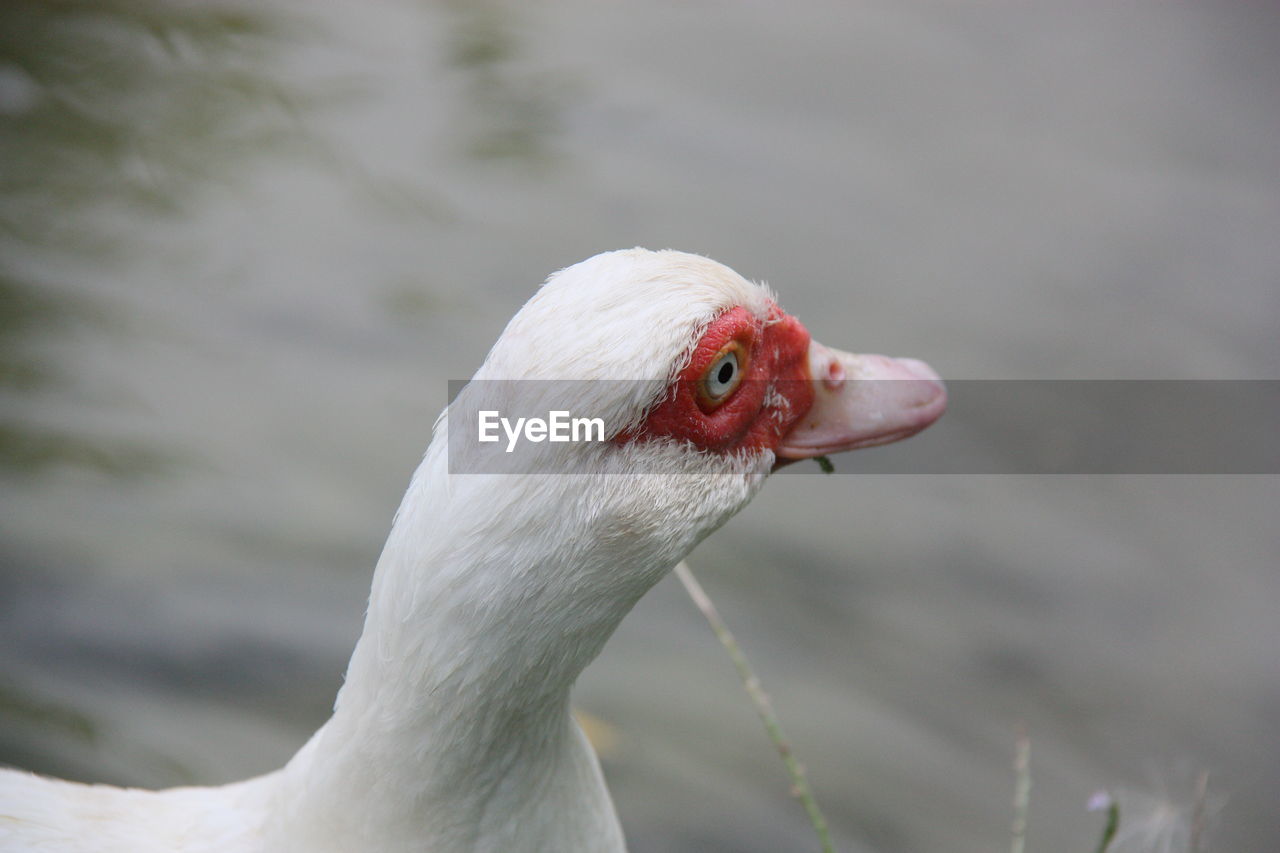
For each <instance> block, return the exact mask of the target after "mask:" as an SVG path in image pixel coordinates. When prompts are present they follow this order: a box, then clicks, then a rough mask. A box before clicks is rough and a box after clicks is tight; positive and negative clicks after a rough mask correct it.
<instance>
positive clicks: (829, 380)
mask: <svg viewBox="0 0 1280 853" xmlns="http://www.w3.org/2000/svg"><path fill="white" fill-rule="evenodd" d="M844 376H845V374H844V365H843V364H841V363H840V359H838V358H833V359H831V360H830V361H828V362H827V375H826V376H824V377H823V378H822V385H823V387H825V388H826V389H827V390H828V391H839V390H840V386H841V385H843V384H844Z"/></svg>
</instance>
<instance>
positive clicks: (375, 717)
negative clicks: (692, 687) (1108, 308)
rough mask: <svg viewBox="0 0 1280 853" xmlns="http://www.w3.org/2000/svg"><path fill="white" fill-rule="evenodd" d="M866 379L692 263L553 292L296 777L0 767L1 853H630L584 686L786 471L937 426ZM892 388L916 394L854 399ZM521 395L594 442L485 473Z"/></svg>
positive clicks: (296, 763) (385, 557)
mask: <svg viewBox="0 0 1280 853" xmlns="http://www.w3.org/2000/svg"><path fill="white" fill-rule="evenodd" d="M879 358H881V357H856V356H849V355H848V354H844V353H839V352H838V351H833V350H826V349H825V348H822V347H820V345H817V344H815V343H812V342H810V340H809V337H808V333H807V332H806V331H805V330H804V328H803V326H801V325H800V324H799V322H798V321H796V320H795V319H794V318H791V317H789V316H788V315H786V314H784V313H783V312H782V311H781V309H779V308H778V307H777V305H776V303H775V302H774V300H773V297H772V294H771V293H770V292H769V291H767V290H766V289H765V288H763V287H760V286H758V285H754V284H751V283H749V282H747V281H746V280H744V279H742V278H741V277H740V276H738V275H737V274H736V273H734V272H733V271H732V270H729V269H728V268H727V267H724V266H722V265H720V264H717V263H715V262H713V261H710V260H707V259H705V258H701V257H697V256H693V255H686V254H683V253H678V252H648V251H645V250H639V249H637V250H630V251H623V252H613V253H606V254H604V255H598V256H596V257H595V258H591V259H589V260H587V261H584V262H582V263H581V264H578V265H576V266H574V267H570V268H568V269H566V270H564V271H562V272H560V273H558V274H556V275H554V276H552V277H551V278H550V279H549V280H548V282H547V283H546V284H545V285H544V286H543V287H542V289H541V290H539V291H538V293H537V294H536V295H535V296H534V297H533V298H532V299H530V300H529V302H528V303H526V305H525V306H524V308H522V309H521V311H520V312H519V313H518V314H517V315H516V316H515V317H514V318H513V319H512V321H511V323H510V324H509V325H508V326H507V329H506V331H505V332H504V333H503V335H502V337H501V338H500V339H499V341H498V343H497V344H496V345H495V346H494V348H493V350H492V351H491V352H490V354H489V356H488V358H487V359H486V361H485V364H484V365H483V366H482V367H481V369H480V370H479V371H478V372H477V374H476V376H475V378H474V379H473V381H472V382H471V383H470V384H469V385H468V386H467V387H466V388H464V389H463V391H462V392H461V393H460V394H459V395H458V397H457V398H456V399H455V400H454V402H453V403H452V404H451V405H450V407H449V409H448V410H446V412H445V413H444V414H442V415H441V418H440V419H439V420H438V421H437V423H436V427H435V430H434V436H433V440H432V442H431V445H430V446H429V448H428V449H427V451H426V454H425V456H424V457H423V460H422V462H421V464H420V465H419V467H418V469H417V471H416V472H415V474H414V476H413V478H412V480H411V482H410V485H409V488H408V491H407V492H406V494H405V497H404V499H403V502H402V503H401V506H400V509H399V511H398V512H397V514H396V518H395V521H394V522H393V524H392V528H391V532H390V534H389V536H388V539H387V543H386V546H385V547H384V549H383V552H382V555H381V557H380V559H379V561H378V564H377V567H376V569H375V572H374V578H373V584H372V590H371V593H370V599H369V607H368V611H367V614H366V620H365V626H364V631H363V633H362V635H361V637H360V640H359V641H358V643H357V645H356V648H355V651H354V653H353V655H352V658H351V662H350V664H349V666H348V669H347V674H346V679H345V681H344V684H343V687H342V689H341V690H340V692H339V694H338V698H337V701H336V703H335V708H334V713H333V716H332V717H331V719H330V720H329V721H328V722H326V723H325V724H324V726H322V727H321V728H320V730H319V731H317V732H316V733H315V735H313V736H312V738H311V739H310V740H309V741H308V742H307V743H306V745H304V746H303V747H302V749H301V750H300V751H299V752H298V753H297V754H296V755H295V756H294V757H293V759H291V760H290V761H289V763H288V764H287V765H286V766H285V767H283V768H281V769H280V770H278V771H276V772H274V773H271V774H268V775H265V776H262V777H258V778H256V779H251V780H248V781H245V782H240V783H236V784H232V785H227V786H222V787H216V788H177V789H171V790H167V791H158V792H151V791H139V790H126V789H117V788H110V787H107V786H90V785H81V784H77V783H71V782H62V781H57V780H50V779H43V778H39V777H36V776H33V775H31V774H26V773H22V772H20V771H0V851H5V853H7V851H10V850H14V851H17V850H39V851H48V853H71V851H77V853H81V851H102V853H115V851H129V853H150V851H157V853H159V851H190V852H191V853H202V852H203V851H214V850H217V851H223V853H257V851H262V853H266V851H299V853H328V851H333V853H347V851H366V850H378V851H386V853H399V851H430V853H462V851H469V852H470V853H488V851H493V853H498V851H502V853H522V851H528V853H545V851H558V853H587V851H591V853H609V851H621V850H625V842H624V839H623V835H622V831H621V828H620V827H619V824H618V820H617V817H616V815H615V812H614V809H613V805H612V802H611V800H610V798H609V794H608V790H607V788H606V787H605V783H604V779H603V776H602V773H601V770H600V766H599V763H598V761H597V758H596V756H595V753H594V752H593V750H592V748H591V746H590V744H589V743H588V742H587V740H586V738H585V736H584V735H583V733H582V731H581V730H580V728H579V727H578V725H577V723H576V722H575V720H574V718H573V716H572V714H571V713H570V707H569V695H570V690H571V688H572V686H573V683H574V681H575V680H576V679H577V677H578V675H579V674H580V673H581V672H582V670H583V669H584V668H585V667H586V666H587V665H588V664H589V663H590V662H591V661H592V660H593V659H594V658H595V657H596V656H597V655H598V654H599V652H600V650H601V648H602V647H603V646H604V643H605V642H606V641H607V640H608V638H609V636H610V635H611V634H612V633H613V631H614V629H615V628H616V627H617V625H618V623H619V622H620V621H621V619H622V618H623V617H624V616H625V615H626V614H627V612H628V611H630V610H631V608H632V607H633V605H634V604H635V603H636V601H638V600H639V598H640V597H641V596H642V595H644V593H645V592H646V591H647V590H648V589H650V588H651V587H652V586H653V584H655V583H656V582H657V581H658V580H659V579H661V578H662V577H663V576H664V575H665V574H666V573H667V572H668V571H669V570H670V569H671V568H672V567H673V566H674V565H675V564H676V563H677V562H679V561H680V560H681V559H683V558H684V557H685V556H686V555H687V554H688V553H689V552H690V551H691V550H692V549H693V548H694V547H695V546H696V545H697V544H698V542H700V541H701V540H702V539H703V538H705V537H706V536H707V535H709V534H710V533H711V532H713V531H714V530H715V529H716V528H718V527H719V526H720V525H722V524H723V523H724V522H725V521H726V520H727V519H728V518H730V517H731V516H732V515H733V514H734V513H736V512H737V511H738V510H740V509H741V508H742V507H743V506H745V505H746V504H747V502H749V501H750V499H751V497H752V496H753V495H754V494H755V493H756V491H757V490H758V489H759V488H760V487H761V485H762V484H763V483H764V481H765V479H766V477H767V476H768V474H769V473H770V471H772V470H773V469H774V468H775V467H776V465H777V464H779V462H780V461H782V460H785V459H788V458H805V457H809V456H816V455H819V454H822V453H828V452H835V451H838V450H842V449H846V448H849V447H855V446H864V445H866V444H869V443H876V440H877V438H883V439H884V440H896V439H897V438H899V437H903V436H904V435H905V434H909V433H910V432H912V431H915V430H918V429H921V428H923V427H924V426H926V425H927V424H928V423H930V422H932V420H934V419H936V418H937V417H938V416H939V415H940V414H941V412H942V408H943V407H944V406H945V393H944V392H943V391H942V387H941V384H940V383H938V382H937V381H936V375H934V374H932V372H931V371H929V370H928V368H926V367H924V366H923V365H921V364H920V363H918V362H898V361H893V360H884V361H883V362H880V361H876V360H875V359H879ZM867 359H870V360H867ZM886 371H888V373H890V374H894V375H892V376H889V377H888V378H899V379H915V380H917V381H916V382H908V383H903V384H901V386H899V387H897V388H888V387H887V386H885V387H880V386H879V385H878V383H871V382H864V383H862V384H861V385H859V384H858V382H857V380H858V374H859V372H861V373H862V374H865V375H866V377H878V376H883V375H885V372H886ZM894 371H897V373H896V374H895V373H894ZM899 374H900V375H899ZM566 380H569V382H568V384H566ZM721 380H724V381H723V382H722V381H721ZM753 383H754V384H753ZM722 392H723V393H722ZM566 395H568V398H569V400H568V403H566V402H565V398H566ZM517 398H523V399H521V400H519V402H521V403H526V404H529V405H531V406H533V407H534V408H538V407H539V406H542V407H543V408H546V407H555V406H558V405H570V406H572V407H573V408H574V409H575V410H577V411H579V412H585V413H589V414H591V415H592V416H598V417H599V418H600V419H601V420H602V421H603V422H604V424H605V427H606V430H605V431H606V432H607V434H608V440H607V441H600V442H594V443H586V442H578V443H575V442H568V443H558V444H557V443H552V442H550V441H547V442H542V443H536V444H529V445H528V446H527V447H526V448H524V450H523V452H522V454H520V455H518V458H516V459H515V460H514V461H513V460H510V459H505V458H504V462H506V463H507V464H509V465H510V464H514V466H515V468H514V469H510V470H508V471H507V472H506V473H490V472H489V469H487V468H486V467H485V460H486V459H490V458H492V454H493V452H499V453H500V452H501V448H500V447H493V446H481V445H478V444H476V443H475V442H471V441H468V440H466V436H467V435H469V434H470V433H469V432H468V431H467V428H469V426H470V425H471V424H473V423H474V422H475V417H476V415H477V413H478V412H480V411H484V410H489V409H492V408H494V407H496V408H497V409H501V408H504V407H511V406H514V405H516V403H517ZM544 404H545V405H544ZM854 414H859V415H863V414H866V415H868V417H865V418H863V417H854ZM451 422H452V426H451ZM460 427H464V428H462V429H460ZM460 435H461V437H462V438H461V439H459V436H460ZM486 454H488V455H486ZM512 470H513V471H514V473H513V472H512Z"/></svg>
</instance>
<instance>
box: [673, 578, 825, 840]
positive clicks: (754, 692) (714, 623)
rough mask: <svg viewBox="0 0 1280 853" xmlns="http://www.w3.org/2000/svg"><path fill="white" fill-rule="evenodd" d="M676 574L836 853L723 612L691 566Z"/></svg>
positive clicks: (811, 816)
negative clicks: (736, 676)
mask: <svg viewBox="0 0 1280 853" xmlns="http://www.w3.org/2000/svg"><path fill="white" fill-rule="evenodd" d="M675 572H676V577H678V578H679V579H680V583H682V584H684V588H685V591H686V592H688V593H689V597H690V598H692V599H693V603H694V604H695V605H697V607H698V609H699V610H701V611H702V615H703V616H705V617H706V619H707V622H709V623H710V624H711V630H712V631H714V632H715V635H716V637H717V638H718V639H719V640H720V643H721V645H723V646H724V647H725V650H726V651H728V652H729V658H730V659H731V660H732V661H733V665H734V666H735V667H736V668H737V670H738V676H739V677H740V678H741V679H742V685H743V687H745V688H746V691H747V696H749V697H750V698H751V704H752V705H754V706H755V709H756V713H757V714H758V715H759V716H760V720H761V721H762V722H763V723H764V728H765V731H767V732H768V733H769V739H770V740H771V741H773V745H774V747H775V748H776V749H777V750H778V754H779V755H780V756H782V763H783V764H784V765H786V768H787V773H788V774H790V776H791V793H792V795H793V796H794V797H795V798H796V799H797V800H799V801H800V804H801V805H803V806H804V810H805V813H807V814H808V815H809V822H810V823H812V824H813V829H814V832H816V833H818V841H819V843H821V844H822V853H834V851H835V848H834V847H832V846H831V833H830V831H829V830H828V828H827V819H826V818H825V817H823V816H822V811H821V810H820V809H819V808H818V803H817V801H816V800H815V799H814V798H813V791H812V790H811V789H810V788H809V780H808V779H807V778H806V777H805V773H804V767H803V766H802V765H801V764H800V762H799V761H798V760H796V757H795V754H794V753H793V752H792V751H791V744H790V743H789V742H788V741H787V738H786V736H785V735H784V734H783V733H782V726H781V725H779V723H778V718H777V716H776V715H775V714H774V712H773V705H772V703H771V702H770V701H769V696H768V694H766V693H765V692H764V688H763V687H761V686H760V679H759V678H758V677H757V676H756V674H755V671H754V670H753V669H752V668H751V664H750V663H748V662H747V657H746V655H744V654H743V653H742V649H741V647H739V646H738V641H737V640H735V639H734V638H733V634H731V633H730V632H729V628H728V626H726V625H725V623H724V620H723V619H721V618H720V613H719V612H718V611H717V610H716V606H715V605H714V604H712V603H711V599H710V598H709V597H708V596H707V593H706V592H705V591H704V590H703V589H702V584H700V583H698V579H697V578H695V577H694V576H693V572H692V571H690V570H689V566H688V565H687V564H686V563H685V562H684V561H683V560H682V561H681V562H680V563H678V564H677V565H676V569H675Z"/></svg>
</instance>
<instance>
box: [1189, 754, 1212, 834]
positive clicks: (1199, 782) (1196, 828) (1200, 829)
mask: <svg viewBox="0 0 1280 853" xmlns="http://www.w3.org/2000/svg"><path fill="white" fill-rule="evenodd" d="M1208 799H1209V772H1208V771H1205V772H1203V773H1201V774H1200V776H1199V777H1198V778H1197V779H1196V799H1195V806H1194V807H1193V811H1192V813H1191V845H1190V853H1200V840H1201V839H1202V838H1203V836H1204V822H1205V804H1206V802H1207V801H1208Z"/></svg>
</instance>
